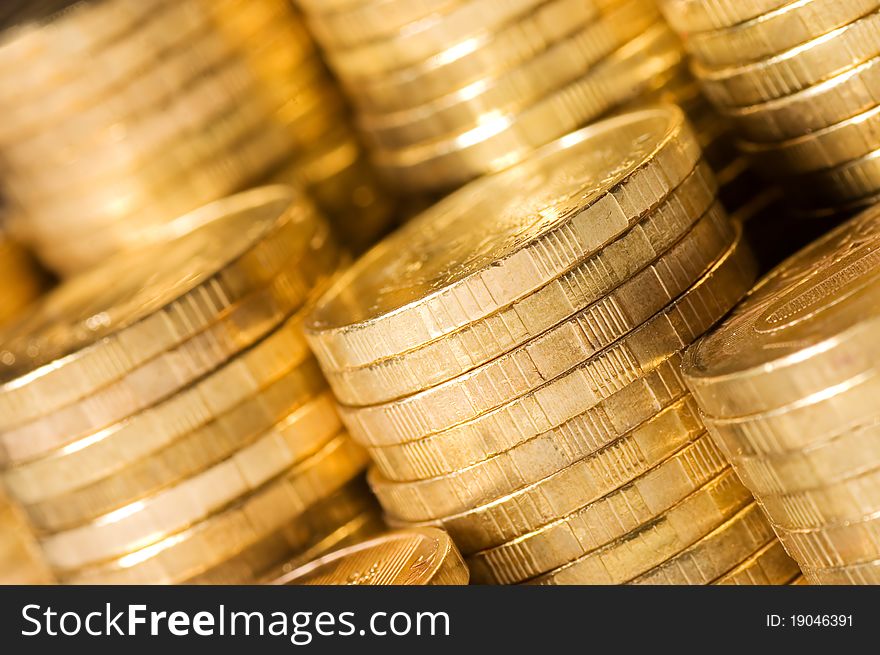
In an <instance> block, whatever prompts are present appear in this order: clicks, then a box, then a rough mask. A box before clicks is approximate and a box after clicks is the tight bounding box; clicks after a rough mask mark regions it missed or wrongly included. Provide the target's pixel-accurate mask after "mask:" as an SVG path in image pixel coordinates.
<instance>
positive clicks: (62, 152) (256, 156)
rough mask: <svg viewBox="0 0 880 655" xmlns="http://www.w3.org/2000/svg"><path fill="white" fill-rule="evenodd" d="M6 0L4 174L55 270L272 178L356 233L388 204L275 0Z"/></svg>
mask: <svg viewBox="0 0 880 655" xmlns="http://www.w3.org/2000/svg"><path fill="white" fill-rule="evenodd" d="M18 4H19V5H20V6H19V7H15V8H12V9H11V10H10V11H9V12H8V15H7V16H6V18H5V21H4V22H3V23H2V27H4V28H5V29H4V31H3V33H2V36H0V87H2V89H3V91H2V92H0V111H2V114H3V124H2V127H0V160H2V164H3V176H2V183H3V185H4V188H5V191H6V193H7V195H8V199H9V201H10V202H11V204H12V205H13V212H12V213H13V216H14V217H15V219H16V220H15V221H14V222H13V224H12V227H13V228H14V230H15V231H16V233H17V234H18V235H19V236H20V237H21V238H22V240H26V241H28V242H29V243H30V244H32V245H33V246H34V248H35V250H36V251H37V253H38V255H39V256H40V257H41V258H42V259H43V260H44V262H46V263H47V264H48V265H49V266H50V267H52V268H53V269H55V270H57V271H59V272H61V273H64V274H68V273H72V272H75V271H78V270H82V269H84V268H87V267H89V266H91V265H94V264H96V263H98V262H101V261H102V260H104V259H105V258H106V257H107V256H108V255H110V254H111V253H113V252H115V251H117V250H119V249H122V248H125V247H129V246H133V245H134V246H140V245H142V244H143V243H144V242H145V241H147V240H149V239H150V238H152V235H153V234H158V232H157V231H156V230H155V228H156V226H157V225H161V224H162V223H165V222H167V221H169V220H173V219H174V218H176V217H177V216H180V215H182V214H183V213H185V212H188V211H190V210H192V209H194V208H196V207H198V206H200V205H203V204H205V203H206V202H209V201H212V200H214V199H216V198H219V197H223V196H225V195H228V194H229V193H233V192H235V191H237V190H241V189H243V188H246V187H248V186H250V185H253V184H254V183H257V182H259V181H260V180H264V179H268V178H270V177H273V176H275V177H278V178H283V179H286V180H287V181H291V180H290V177H291V176H293V177H295V180H296V181H297V182H299V183H302V184H304V185H305V186H306V187H308V188H309V189H311V190H312V191H313V192H314V197H315V199H316V200H317V201H318V202H319V203H320V206H321V209H322V210H323V211H325V212H326V213H327V214H328V215H329V216H330V217H331V218H336V219H339V220H340V221H342V223H344V224H343V225H341V228H342V229H341V230H340V232H341V233H344V234H345V235H346V236H347V237H350V239H351V241H353V242H357V243H358V244H362V243H363V242H365V241H370V240H372V239H373V238H375V236H376V234H377V233H378V232H379V231H381V229H382V228H383V227H384V223H385V222H387V220H388V218H389V210H390V205H389V204H388V201H387V199H386V198H385V197H384V196H383V195H382V191H381V189H380V188H379V187H378V186H377V181H376V179H375V176H374V174H373V173H372V172H371V170H370V169H369V167H368V166H367V164H366V162H365V158H364V156H363V155H362V152H361V148H360V147H359V145H358V143H357V141H356V140H355V138H354V136H353V134H352V131H351V129H350V128H349V127H348V126H347V123H348V122H349V121H348V118H347V116H346V111H345V105H344V102H343V100H342V98H341V96H340V94H339V93H338V91H337V90H336V89H335V88H334V87H333V85H332V82H331V80H330V78H329V75H328V74H327V72H326V71H325V70H324V69H323V68H322V64H321V63H320V61H319V59H318V57H317V55H316V53H315V51H314V45H313V42H312V41H311V40H310V37H309V35H308V34H307V32H306V30H305V28H304V26H303V25H302V23H301V19H300V18H299V17H298V16H297V15H296V14H295V13H294V12H293V9H292V7H290V6H289V4H288V3H287V2H285V0H248V1H247V2H246V1H245V0H219V1H214V0H197V1H194V2H170V1H168V0H142V1H140V0H139V1H134V0H102V1H100V2H82V3H76V4H75V5H74V6H72V7H69V8H66V9H64V10H62V7H64V6H66V5H69V4H71V3H70V2H62V1H61V0H54V1H51V0H50V1H47V2H41V3H32V2H20V3H18Z"/></svg>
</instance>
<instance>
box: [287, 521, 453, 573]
mask: <svg viewBox="0 0 880 655" xmlns="http://www.w3.org/2000/svg"><path fill="white" fill-rule="evenodd" d="M467 582H468V571H467V567H466V566H465V564H464V560H462V558H461V554H460V553H459V552H458V549H457V548H456V547H455V544H453V543H452V540H451V539H450V538H449V535H447V534H446V533H445V532H443V531H442V530H437V529H436V528H420V529H408V530H399V531H397V532H391V533H388V534H386V535H383V536H380V537H376V538H375V539H371V540H369V541H365V542H363V543H360V544H358V545H356V546H351V547H349V548H344V549H343V550H340V551H337V552H335V553H331V554H330V555H326V556H325V557H322V558H320V559H317V560H315V561H313V562H310V563H309V564H306V565H304V566H302V567H300V568H298V569H295V570H293V571H291V572H290V573H288V574H286V575H284V576H282V577H281V578H279V579H278V580H275V581H274V582H273V584H282V585H302V584H313V585H328V584H336V585H343V584H348V585H354V584H356V585H431V584H435V585H450V584H467Z"/></svg>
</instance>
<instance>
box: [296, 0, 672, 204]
mask: <svg viewBox="0 0 880 655" xmlns="http://www.w3.org/2000/svg"><path fill="white" fill-rule="evenodd" d="M299 4H300V6H301V7H302V8H303V10H304V11H305V12H306V16H307V21H308V23H309V26H310V28H311V29H312V32H313V33H314V34H315V36H316V38H317V40H318V41H319V43H320V44H321V45H322V48H323V50H324V53H325V55H326V57H327V60H328V62H329V64H330V66H331V68H332V69H333V70H334V71H335V72H336V74H337V77H338V78H339V79H340V81H341V83H342V85H343V86H344V87H345V89H346V91H347V92H348V95H349V97H350V98H351V100H352V102H353V103H354V104H355V105H356V107H357V110H358V111H357V114H358V122H359V125H360V127H361V128H362V132H363V134H364V136H365V138H366V139H367V140H368V141H369V145H370V146H371V150H372V153H373V159H374V161H375V162H376V164H377V165H378V167H379V168H380V169H381V170H382V171H384V172H385V173H386V174H387V177H388V178H389V179H391V180H393V181H394V183H395V184H396V185H398V186H400V187H401V188H403V189H406V190H408V191H413V192H414V191H446V190H450V189H452V188H454V187H457V186H459V185H461V184H462V183H464V182H467V181H468V180H470V179H473V178H475V177H478V176H480V175H482V174H484V173H487V172H491V171H496V170H499V169H502V168H506V167H508V166H510V165H511V164H514V163H516V162H517V161H519V160H521V159H523V158H524V157H525V156H527V155H528V154H529V153H530V152H532V151H533V150H534V149H535V148H537V147H540V146H542V145H544V144H546V143H548V142H550V141H553V140H554V139H557V138H559V137H561V136H563V135H564V134H566V133H568V132H570V131H572V130H574V129H576V128H578V127H581V126H583V125H585V124H586V123H589V122H591V121H594V120H596V119H597V118H599V117H600V116H602V115H604V114H606V113H608V112H609V111H610V110H612V109H614V108H615V107H617V106H619V105H621V104H623V103H625V102H627V101H629V100H632V99H633V98H635V97H637V96H639V95H640V94H641V93H643V92H645V91H647V90H649V89H651V88H653V86H654V85H655V84H656V83H657V80H659V79H663V78H664V77H666V76H669V75H670V74H671V73H672V71H674V70H675V69H676V67H680V64H681V62H682V60H683V52H682V50H681V46H680V43H679V42H678V39H677V38H676V37H675V35H674V34H673V33H672V32H671V30H670V29H669V28H668V27H666V26H665V25H664V24H663V21H662V20H661V18H660V15H659V12H658V10H657V7H656V6H655V4H654V2H653V0H510V1H509V2H503V3H502V2H497V1H496V0H466V1H464V2H459V1H452V0H419V1H418V2H413V1H412V0H363V1H358V2H352V1H346V0H337V1H334V2H326V1H325V0H299Z"/></svg>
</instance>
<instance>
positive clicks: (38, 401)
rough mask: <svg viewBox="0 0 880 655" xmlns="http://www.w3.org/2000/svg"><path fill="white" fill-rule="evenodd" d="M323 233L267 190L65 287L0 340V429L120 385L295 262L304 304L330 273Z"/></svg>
mask: <svg viewBox="0 0 880 655" xmlns="http://www.w3.org/2000/svg"><path fill="white" fill-rule="evenodd" d="M322 229H323V228H322V227H321V225H320V224H319V223H318V222H316V219H315V218H314V217H313V215H312V214H311V212H310V211H308V210H307V209H305V208H304V206H303V205H301V203H300V202H299V200H298V196H297V195H296V194H295V193H294V192H293V191H292V190H290V189H288V188H285V187H264V188H262V189H258V190H255V191H250V192H246V193H243V194H240V195H237V196H233V197H231V198H229V199H225V200H221V201H218V202H216V203H213V204H211V205H207V206H206V207H204V208H202V209H199V210H197V211H195V212H193V213H192V214H190V215H188V216H185V217H184V218H183V219H180V220H179V221H175V222H174V223H173V224H171V225H170V226H169V227H168V231H167V232H166V236H174V235H175V234H178V235H179V234H185V233H186V232H187V230H189V234H188V235H187V236H185V237H184V238H179V239H176V240H173V241H169V240H167V238H166V241H165V242H164V243H159V244H158V245H155V246H153V247H147V248H144V249H143V250H141V251H139V252H135V253H126V254H124V255H122V256H120V257H118V258H116V259H114V260H113V261H112V262H108V263H107V264H106V265H105V266H102V267H100V268H99V269H96V270H94V271H92V272H90V273H87V274H85V275H83V276H81V277H78V278H77V279H75V280H73V281H71V282H69V283H67V284H65V285H62V286H61V287H60V288H59V289H57V290H56V291H55V292H54V293H52V294H49V295H48V296H46V297H45V299H44V300H43V301H41V303H40V304H39V306H38V307H37V308H36V309H35V310H34V311H33V312H31V313H30V314H29V316H28V317H26V318H24V319H23V320H22V321H20V322H19V323H17V324H16V325H15V326H14V327H12V328H10V329H8V330H6V331H5V332H4V333H3V338H2V341H3V344H4V345H3V350H2V352H0V361H2V378H0V379H2V383H3V386H2V387H0V409H2V411H0V415H2V417H3V419H2V420H3V425H4V426H7V427H8V426H11V425H15V424H17V423H19V422H21V421H26V420H28V419H29V418H33V417H35V416H39V415H41V414H43V413H44V412H45V411H46V410H47V408H51V407H59V406H63V405H65V404H67V403H70V402H74V401H76V400H79V399H81V398H83V397H85V396H87V395H89V394H90V393H92V392H94V391H95V390H96V389H98V388H100V387H101V386H103V385H104V384H107V383H108V382H112V381H114V380H117V379H119V377H121V376H122V375H123V374H125V373H126V372H128V371H130V370H132V368H134V367H136V366H137V365H138V364H140V363H143V362H145V361H148V360H149V359H151V358H152V357H155V356H156V355H157V354H159V353H161V352H164V351H166V350H168V349H170V348H173V347H174V346H175V345H176V344H179V343H181V342H182V341H183V340H185V339H187V338H190V337H192V336H193V335H194V334H196V333H198V332H199V331H201V330H202V329H204V327H206V326H207V325H210V324H211V323H212V322H213V321H216V320H217V316H218V315H220V314H221V313H222V312H223V311H225V310H226V308H227V307H229V306H230V305H231V304H233V303H234V302H236V301H238V300H239V299H240V298H242V297H244V296H245V295H247V294H248V293H250V292H251V291H253V290H254V289H256V288H259V287H260V286H265V285H266V284H267V283H269V282H270V281H271V279H272V278H273V277H275V275H277V273H278V272H279V271H280V270H281V269H282V267H283V266H285V265H291V263H292V262H295V261H297V260H299V261H300V262H301V264H302V267H301V274H302V279H301V283H302V289H303V298H305V293H306V291H307V290H308V289H311V288H312V287H313V286H314V285H315V283H316V282H317V281H318V280H319V279H321V277H322V276H324V275H327V274H328V272H329V271H327V269H326V264H324V265H321V264H322V262H321V261H320V257H316V255H319V254H320V253H321V252H322V251H324V250H325V249H326V248H328V247H329V246H328V245H327V243H326V239H325V238H321V234H322ZM242 235H245V238H243V239H242V238H241V237H242ZM315 259H317V261H312V260H315ZM257 262H259V264H260V266H255V265H254V264H255V263H257ZM310 265H311V266H313V267H314V269H313V268H311V267H310ZM315 269H316V270H315ZM108 280H112V281H113V284H112V285H109V286H108ZM96 290H103V291H101V293H97V294H96Z"/></svg>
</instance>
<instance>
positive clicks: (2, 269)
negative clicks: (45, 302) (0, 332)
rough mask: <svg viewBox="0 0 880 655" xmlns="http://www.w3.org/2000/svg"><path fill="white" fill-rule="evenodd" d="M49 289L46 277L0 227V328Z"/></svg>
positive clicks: (0, 225) (0, 226)
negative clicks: (46, 288)
mask: <svg viewBox="0 0 880 655" xmlns="http://www.w3.org/2000/svg"><path fill="white" fill-rule="evenodd" d="M45 287H46V276H45V274H44V273H43V271H41V270H40V269H39V268H37V266H36V263H35V262H34V261H33V260H32V259H31V257H30V255H28V253H27V252H26V251H25V250H24V249H23V248H22V247H21V246H19V245H18V244H16V243H15V242H14V241H12V240H11V239H10V238H9V235H8V234H7V233H6V231H5V230H4V228H3V226H2V224H0V326H2V325H3V324H5V323H8V322H9V321H10V320H12V319H13V318H15V316H17V315H18V314H19V313H20V312H21V311H22V310H23V309H24V308H25V307H26V306H27V305H29V304H30V303H32V302H33V301H34V300H36V298H37V297H38V296H39V295H40V293H42V292H43V290H44V289H45Z"/></svg>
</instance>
